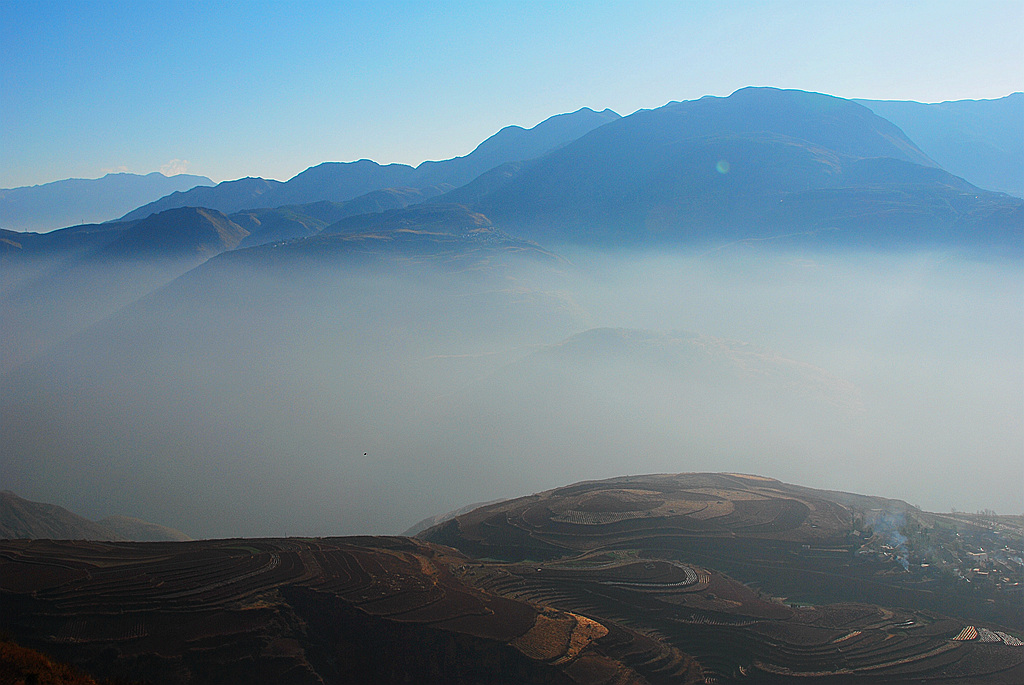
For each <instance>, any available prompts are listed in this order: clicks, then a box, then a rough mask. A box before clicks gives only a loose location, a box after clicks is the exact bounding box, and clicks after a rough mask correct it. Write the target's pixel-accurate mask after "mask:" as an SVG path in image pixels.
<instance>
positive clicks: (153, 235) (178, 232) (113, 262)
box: [0, 208, 247, 373]
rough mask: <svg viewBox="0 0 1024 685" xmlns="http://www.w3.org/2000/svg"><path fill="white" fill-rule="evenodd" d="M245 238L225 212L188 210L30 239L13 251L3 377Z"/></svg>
mask: <svg viewBox="0 0 1024 685" xmlns="http://www.w3.org/2000/svg"><path fill="white" fill-rule="evenodd" d="M246 235H247V232H246V230H245V229H243V228H242V227H241V226H239V225H238V224H235V223H234V222H232V221H230V220H229V219H228V218H227V217H226V216H224V215H223V214H221V213H220V212H217V211H213V210H206V209H196V208H182V209H172V210H168V211H166V212H162V213H160V214H154V215H152V216H149V217H147V218H145V219H142V220H140V221H134V222H117V223H111V224H97V225H89V226H75V227H71V228H67V229H60V230H57V231H53V232H51V233H46V234H41V235H35V236H30V235H26V236H25V237H26V238H31V240H26V241H25V244H26V245H27V247H26V248H24V249H21V250H18V249H15V248H13V247H11V246H10V245H8V247H10V248H11V249H9V250H8V251H5V252H4V253H3V260H4V272H5V276H4V279H5V281H6V280H7V279H8V278H10V279H11V283H9V284H7V283H4V286H5V287H4V288H3V289H2V290H0V312H2V313H3V326H0V341H2V345H3V355H2V357H0V373H2V372H7V371H10V370H11V369H13V368H15V367H17V366H18V365H20V364H22V363H24V362H25V361H27V360H28V359H30V358H32V357H33V356H36V355H39V354H41V353H43V352H45V351H46V350H48V349H50V348H51V347H53V346H55V345H58V344H59V343H60V342H62V341H63V340H65V339H67V338H68V337H70V336H72V335H74V334H75V333H78V332H79V331H81V330H83V329H84V328H86V327H87V326H89V325H91V324H93V323H95V322H97V321H100V320H101V319H103V318H105V317H107V316H109V315H111V314H113V313H114V312H116V311H117V310H118V309H120V308H121V307H123V306H124V305H126V304H128V303H130V302H134V301H135V300H137V299H139V298H140V297H143V296H145V295H147V294H149V293H150V292H151V291H152V290H153V289H155V288H158V287H160V286H162V285H164V284H166V283H168V282H169V281H171V280H173V279H174V278H176V277H177V276H179V275H181V274H183V273H185V272H186V271H188V270H189V269H191V268H192V267H194V266H196V265H197V264H200V263H202V262H203V261H205V260H206V259H209V258H210V257H211V256H213V255H215V254H218V253H219V252H222V251H224V250H229V249H232V248H235V247H237V246H238V245H239V243H240V242H241V240H242V239H243V238H244V237H245V236H246ZM12 242H13V241H12ZM7 273H13V274H14V275H13V276H11V277H8V276H7V275H6V274H7Z"/></svg>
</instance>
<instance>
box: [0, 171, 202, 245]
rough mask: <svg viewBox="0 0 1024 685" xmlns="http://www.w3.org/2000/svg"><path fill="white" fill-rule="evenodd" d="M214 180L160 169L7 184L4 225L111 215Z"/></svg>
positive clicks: (47, 225) (48, 224)
mask: <svg viewBox="0 0 1024 685" xmlns="http://www.w3.org/2000/svg"><path fill="white" fill-rule="evenodd" d="M212 185H213V181H211V180H210V179H208V178H207V177H205V176H193V175H190V174H178V175H177V176H164V175H163V174H161V173H160V172H157V171H154V172H153V173H150V174H145V175H141V174H125V173H122V174H107V175H106V176H104V177H102V178H94V179H86V178H69V179H66V180H63V181H54V182H53V183H44V184H42V185H36V186H23V187H20V188H4V189H0V228H6V229H8V230H11V231H49V230H52V229H55V228H63V227H65V226H73V225H78V224H85V223H98V222H101V221H108V220H110V219H115V218H117V217H119V216H121V215H123V214H124V213H125V212H126V211H128V210H130V209H131V208H133V207H138V206H139V205H140V204H143V203H148V202H152V201H153V200H155V199H157V198H160V197H163V196H164V195H167V194H168V193H172V192H176V191H182V190H188V189H190V188H195V187H197V186H212Z"/></svg>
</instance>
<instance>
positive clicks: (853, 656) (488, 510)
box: [420, 474, 1024, 683]
mask: <svg viewBox="0 0 1024 685" xmlns="http://www.w3.org/2000/svg"><path fill="white" fill-rule="evenodd" d="M828 495H829V493H824V492H818V491H814V490H810V489H808V488H800V487H795V486H789V485H787V484H785V483H781V482H779V481H774V480H771V479H767V478H762V477H756V476H755V477H752V476H743V475H739V474H681V475H664V476H638V477H627V478H615V479H610V480H607V481H595V482H587V483H579V484H576V485H572V486H568V487H565V488H559V489H557V490H552V491H548V492H544V493H540V494H537V495H533V496H530V497H523V498H519V499H516V500H509V501H505V502H501V503H498V504H493V505H489V506H485V507H481V508H479V509H477V510H475V511H471V512H469V513H466V514H462V515H460V516H456V517H455V518H453V519H451V520H449V521H447V522H444V523H442V524H439V525H437V526H435V527H434V528H431V529H428V530H426V531H424V532H423V533H421V534H420V536H421V537H423V538H424V539H427V540H432V541H435V542H440V543H443V544H448V545H452V546H454V547H457V548H459V549H461V550H463V551H464V552H466V553H469V554H473V555H477V556H480V557H486V558H492V559H504V560H506V561H505V563H498V564H488V565H483V564H481V565H478V567H476V568H475V569H473V570H472V571H470V572H469V573H470V575H471V577H470V578H467V582H473V583H475V584H477V585H478V586H479V587H483V588H486V589H488V590H489V591H491V592H494V593H496V594H501V595H505V596H508V597H513V598H516V599H521V600H526V601H529V602H534V603H540V604H544V605H547V606H552V607H556V608H559V609H562V610H564V611H568V612H574V613H577V614H581V615H586V616H590V617H594V618H597V619H599V620H600V619H610V620H614V621H616V622H617V623H619V624H621V625H624V626H629V627H630V628H632V629H633V630H636V631H638V632H641V633H643V634H645V635H647V636H649V637H652V638H653V639H657V640H658V641H660V642H662V643H663V644H666V645H669V646H671V647H674V648H676V649H678V650H679V651H680V652H682V653H685V654H689V655H691V656H693V657H695V658H696V659H697V660H698V661H699V662H700V664H701V666H702V668H703V670H704V673H705V676H706V677H707V678H708V681H709V682H733V681H737V682H744V681H750V682H819V681H820V682H841V683H845V682H865V683H867V682H902V681H904V680H906V679H910V678H913V679H918V680H920V681H923V682H929V681H935V682H978V683H981V682H986V683H988V682H1004V683H1013V682H1024V649H1021V648H1019V647H1017V646H1016V643H1017V642H1020V641H1019V640H1018V639H1017V638H1016V637H1015V636H1013V635H1011V634H1008V633H1005V632H1001V631H996V630H989V629H982V628H977V629H975V628H974V627H971V628H970V629H968V626H967V625H966V623H965V622H964V621H958V620H954V619H950V618H947V617H944V616H942V615H940V614H937V613H935V612H934V611H929V610H922V609H920V608H918V609H913V608H911V609H903V610H888V609H882V608H880V607H877V606H874V605H871V604H863V603H851V602H843V603H833V604H825V605H819V606H814V607H807V608H794V607H790V606H787V605H786V604H784V603H781V602H779V601H776V600H773V599H772V598H770V597H767V596H764V595H762V594H761V593H759V592H757V591H755V590H752V589H751V588H750V587H748V586H747V585H744V584H742V583H740V582H737V581H735V580H733V579H732V578H730V577H728V576H726V575H724V574H722V573H720V572H718V571H715V570H711V569H708V568H706V567H705V566H704V564H706V563H707V562H708V561H713V562H718V561H724V562H727V563H730V564H732V565H734V566H735V567H736V568H740V569H743V568H752V569H755V570H757V571H762V572H763V571H764V570H765V569H768V570H769V571H771V572H773V573H777V574H779V575H782V576H787V575H788V576H791V578H790V579H789V580H790V582H791V583H792V584H794V585H800V584H804V585H806V584H807V579H811V581H812V582H814V583H819V584H822V585H825V586H826V588H825V589H826V591H827V590H828V589H829V588H828V587H827V586H828V584H830V583H847V582H851V581H856V580H857V577H856V576H855V575H854V574H855V573H858V572H860V573H863V570H862V569H860V568H859V567H856V566H855V565H854V563H853V557H854V550H855V547H856V541H855V539H854V535H853V532H852V531H853V521H854V516H855V513H854V511H853V510H852V509H851V508H848V507H847V506H845V505H843V504H841V503H839V502H837V501H834V500H833V499H830V498H829V497H828ZM862 499H863V500H865V501H868V502H869V503H870V501H871V500H870V498H862ZM877 501H878V502H879V506H884V504H885V501H884V500H877ZM716 565H717V564H716ZM862 586H863V587H865V588H867V591H870V592H873V593H875V594H876V595H879V596H884V597H886V598H896V599H899V598H901V597H902V596H903V595H901V594H900V592H901V588H899V587H892V586H888V585H886V584H885V583H884V582H880V581H878V580H874V579H871V580H863V581H862ZM886 593H889V594H886ZM999 635H1006V639H1003V638H1002V637H998V636H999ZM989 636H996V637H995V638H993V639H989ZM668 682H670V681H668Z"/></svg>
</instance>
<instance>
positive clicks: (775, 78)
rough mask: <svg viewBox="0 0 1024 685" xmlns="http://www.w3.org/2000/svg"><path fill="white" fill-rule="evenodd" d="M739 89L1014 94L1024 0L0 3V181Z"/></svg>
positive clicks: (204, 170)
mask: <svg viewBox="0 0 1024 685" xmlns="http://www.w3.org/2000/svg"><path fill="white" fill-rule="evenodd" d="M747 85H770V86H777V87H784V88H800V89H804V90H816V91H821V92H827V93H830V94H834V95H840V96H844V97H861V98H872V99H913V100H919V101H925V102H936V101H942V100H953V99H965V98H996V97H1002V96H1004V95H1007V94H1009V93H1010V92H1013V91H1017V90H1022V89H1024V2H1022V1H1021V0H1004V1H995V2H993V1H982V0H970V1H944V0H929V1H927V2H925V1H921V2H907V1H898V0H886V1H885V2H839V1H836V2H828V1H824V0H823V1H803V2H785V1H776V2H745V1H722V0H715V1H713V2H712V1H699V2H680V1H673V2H640V1H637V0H630V1H629V2H605V3H598V2H559V3H554V2H482V3H476V2H465V3H461V2H454V1H453V2H429V3H428V2H330V3H316V2H273V3H257V2H157V1H155V0H154V1H151V2H75V1H69V0H60V1H59V2H44V1H41V0H32V1H28V0H0V187H14V186H20V185H31V184H36V183H45V182H48V181H53V180H57V179H61V178H68V177H86V178H91V177H98V176H101V175H103V174H104V173H107V172H109V171H118V170H121V171H131V172H136V173H146V172H150V171H156V170H163V171H165V172H166V173H174V172H180V171H184V170H187V171H189V172H191V173H197V174H203V175H207V176H209V177H211V178H213V179H214V180H216V181H220V180H225V179H233V178H238V177H242V176H246V175H253V176H257V175H258V176H263V177H266V178H276V179H280V180H286V179H287V178H290V177H291V176H293V175H294V174H296V173H298V172H300V171H302V170H303V169H305V168H306V167H308V166H310V165H313V164H317V163H319V162H322V161H349V160H355V159H359V158H364V157H365V158H371V159H374V160H376V161H379V162H382V163H385V162H405V163H411V164H417V163H419V162H421V161H423V160H425V159H445V158H448V157H452V156H456V155H462V154H466V153H468V152H469V151H471V150H472V149H473V147H475V145H476V144H477V143H479V142H480V141H481V140H483V139H484V138H486V137H487V136H489V135H491V134H493V133H494V132H495V131H497V130H498V129H499V128H501V127H502V126H506V125H509V124H518V125H521V126H525V127H529V126H533V125H534V124H536V123H538V122H539V121H541V120H543V119H545V118H546V117H548V116H551V115H553V114H556V113H560V112H567V111H573V110H576V109H578V108H580V107H592V108H594V109H603V108H605V107H610V108H612V109H614V110H616V111H617V112H619V113H620V114H629V113H631V112H633V111H635V110H637V109H641V108H651V107H658V106H660V105H663V104H665V103H666V102H668V101H671V100H684V99H693V98H698V97H700V96H702V95H708V94H711V95H727V94H729V93H730V92H732V91H733V90H735V89H737V88H740V87H743V86H747Z"/></svg>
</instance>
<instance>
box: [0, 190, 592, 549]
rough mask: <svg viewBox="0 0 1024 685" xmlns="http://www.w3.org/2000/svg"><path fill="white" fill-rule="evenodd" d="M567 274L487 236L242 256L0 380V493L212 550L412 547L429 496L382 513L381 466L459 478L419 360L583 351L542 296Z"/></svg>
mask: <svg viewBox="0 0 1024 685" xmlns="http://www.w3.org/2000/svg"><path fill="white" fill-rule="evenodd" d="M433 211H437V208H434V209H433ZM451 211H453V212H455V211H460V210H458V209H454V208H453V209H452V210H451ZM461 211H464V212H465V211H466V210H461ZM382 216H383V215H382ZM563 267H564V262H563V261H562V260H560V259H559V258H557V257H556V256H554V255H552V254H551V253H549V252H546V251H545V250H543V249H541V248H539V247H538V246H536V245H534V244H532V243H527V242H525V241H522V240H518V239H515V238H512V237H509V236H507V235H504V234H502V233H501V232H500V231H499V230H497V229H494V228H492V227H489V226H480V227H475V228H473V229H467V230H463V231H454V230H450V229H448V230H443V231H441V230H436V229H430V228H429V227H428V228H424V229H422V230H421V229H417V228H416V227H411V228H410V227H409V226H408V225H404V226H402V227H396V228H393V229H387V228H382V227H377V228H375V229H374V230H372V231H361V232H354V233H346V234H333V235H316V236H313V237H310V238H306V239H301V240H292V241H288V242H284V243H276V244H268V245H263V246H259V247H253V248H245V249H236V250H232V251H228V252H225V253H223V254H221V255H220V256H218V257H215V258H214V259H212V260H209V261H208V262H206V263H205V264H203V265H201V266H199V267H198V268H195V269H192V270H191V271H189V272H188V273H186V274H184V275H182V276H181V277H179V278H178V279H177V280H175V281H174V282H172V283H170V284H168V285H166V286H165V287H163V288H161V289H159V290H157V291H156V292H153V293H151V294H150V295H148V296H146V297H143V298H142V299H139V300H138V301H136V302H133V303H132V304H130V305H128V306H127V307H124V308H122V309H121V310H120V311H119V312H117V313H116V314H114V315H113V316H110V317H109V318H107V319H106V320H103V321H99V322H98V323H96V324H94V325H93V326H91V327H90V328H88V329H87V330H85V331H82V332H81V333H79V334H78V335H76V336H74V337H73V338H71V339H69V340H67V341H65V342H63V343H61V344H59V345H57V346H56V347H55V349H53V350H52V351H51V352H48V353H46V354H44V355H41V356H39V357H37V358H36V359H34V360H33V361H32V362H31V363H28V364H25V365H22V366H21V367H20V368H18V369H16V370H15V371H13V372H11V373H9V374H7V375H6V376H4V377H3V378H2V379H0V380H2V383H3V386H2V391H0V402H2V407H0V409H2V411H0V423H2V424H3V427H2V430H3V432H4V436H5V440H4V444H3V446H2V448H0V470H2V472H0V480H2V481H3V482H4V483H7V484H9V487H14V488H21V489H23V490H24V489H25V486H24V485H21V483H24V482H26V481H25V480H24V479H27V481H28V482H33V483H35V484H37V485H39V484H41V483H45V484H46V485H45V487H46V488H49V489H51V491H53V492H58V493H60V494H61V496H62V497H63V496H64V495H65V494H67V495H69V496H70V499H67V500H63V501H69V502H74V503H75V506H79V505H80V504H81V503H83V502H84V501H85V500H86V499H88V500H94V499H97V498H102V499H103V500H104V501H108V502H111V503H112V506H116V505H117V503H118V502H121V503H124V502H125V501H126V500H131V501H133V502H138V501H144V502H145V507H146V508H145V509H144V510H138V509H132V510H133V511H139V513H140V515H142V516H144V517H145V518H147V519H150V520H160V521H167V522H168V523H169V524H170V525H173V526H175V527H178V528H185V529H188V530H189V531H196V533H197V534H200V535H204V536H205V535H217V534H228V533H230V532H231V531H242V530H246V531H250V532H255V531H258V530H260V529H264V530H266V529H268V528H274V527H277V526H278V525H284V526H285V527H286V528H287V529H288V531H287V532H292V533H293V534H298V533H300V532H302V531H306V530H313V528H312V527H311V526H313V527H322V529H323V530H333V531H338V532H342V531H352V532H356V531H358V530H376V531H381V530H382V527H383V526H384V525H387V526H389V527H390V528H393V529H398V528H400V527H403V526H404V525H407V521H408V520H410V519H414V518H422V516H417V515H416V514H419V512H420V511H422V510H423V508H425V507H423V506H422V505H421V504H418V503H419V502H420V500H424V499H426V498H430V497H431V496H432V494H431V492H430V490H429V488H428V489H423V490H422V492H421V493H420V494H415V493H410V495H409V498H408V499H407V500H405V499H404V498H403V501H402V502H395V503H394V506H393V507H391V511H389V512H388V513H383V512H381V511H376V510H375V507H373V506H367V505H368V503H369V501H368V499H367V498H376V495H375V494H374V490H375V488H374V487H373V486H372V485H371V483H373V482H374V481H375V480H376V479H378V478H379V477H381V474H380V473H378V472H377V469H378V467H381V466H384V465H385V464H390V466H386V467H385V468H388V469H395V472H396V473H402V474H405V475H403V476H402V477H401V482H408V483H413V482H417V481H419V482H422V480H423V478H424V477H427V478H430V479H435V478H438V477H442V474H443V473H444V471H445V469H444V468H441V467H440V464H439V463H438V460H439V459H442V458H443V454H444V452H442V451H437V450H434V449H429V448H426V449H425V448H424V447H423V444H424V443H423V440H424V439H425V438H426V436H427V435H429V436H430V437H429V438H426V439H429V440H434V439H436V433H437V430H438V427H436V426H433V425H430V424H429V423H425V421H426V419H425V418H424V416H426V415H428V414H429V412H427V411H426V408H427V407H429V406H430V405H431V403H432V402H434V397H435V396H436V394H437V393H438V388H439V386H438V383H441V387H445V386H446V385H447V384H449V383H451V382H452V379H451V378H450V377H448V376H447V375H446V376H443V377H438V376H437V375H436V374H434V373H432V372H430V370H429V369H428V370H425V369H424V368H422V367H421V366H420V365H419V364H418V360H420V359H422V358H423V357H427V356H430V355H439V354H466V353H471V352H476V351H477V350H479V349H491V350H493V349H504V348H508V347H514V346H517V345H525V344H532V343H537V342H540V341H544V340H550V339H559V338H561V337H564V336H565V335H567V334H569V333H570V332H571V331H572V330H573V328H574V326H575V321H574V315H575V312H574V310H573V308H572V307H571V302H568V301H567V298H566V297H565V296H564V295H563V294H562V293H559V292H557V291H554V290H553V289H551V288H548V287H547V286H546V285H545V280H544V279H557V277H558V273H557V272H558V270H559V269H562V268H563ZM69 289H70V288H69ZM48 318H54V317H48ZM310 384H312V385H310ZM101 398H103V399H101ZM58 424H59V425H60V426H61V427H60V428H56V426H57V425H58ZM328 426H330V428H329V431H330V432H331V434H332V435H334V436H335V438H336V439H337V440H339V442H338V443H337V444H331V442H332V441H333V439H332V440H327V441H324V435H325V434H324V432H323V430H324V429H325V428H326V427H328ZM366 452H370V453H374V454H377V453H379V454H381V455H386V454H390V455H394V456H387V457H384V461H377V460H375V459H370V458H367V457H364V456H363V455H364V453H366ZM399 454H400V455H402V456H400V457H399V456H397V455H399ZM311 469H312V470H311ZM425 471H428V472H429V473H430V474H431V475H425V473H424V472H425ZM317 472H318V473H319V475H314V474H315V473H317ZM413 473H417V474H419V475H418V476H416V477H415V478H407V476H411V475H412V474H413ZM184 492H188V493H189V494H188V496H187V497H188V501H189V503H190V504H189V506H188V507H182V506H181V498H182V496H183V495H182V493H184ZM76 493H77V494H76ZM246 493H248V494H246ZM299 501H305V502H306V504H304V505H303V506H301V507H297V506H292V505H289V509H292V510H293V511H294V513H295V515H296V517H294V518H293V516H292V515H291V514H286V515H285V518H284V519H281V518H280V517H281V515H282V512H281V510H280V509H279V507H278V506H277V504H278V503H280V502H291V503H293V504H294V503H296V502H299ZM118 508H121V509H125V510H127V509H129V508H128V507H121V506H118ZM174 512H177V513H174ZM414 512H415V513H414ZM308 515H312V516H313V517H314V518H315V519H316V520H317V521H318V523H316V524H315V525H314V524H313V523H312V522H313V518H307V516H308ZM288 520H290V522H289V521H288ZM274 521H279V523H274ZM374 521H376V523H375V522H374ZM385 522H387V523H385Z"/></svg>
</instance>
